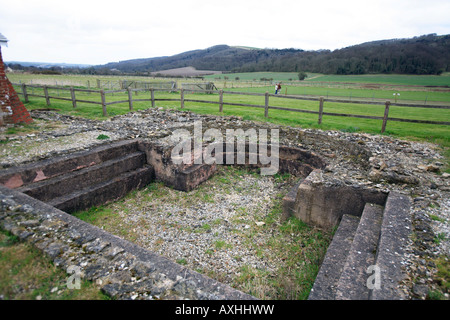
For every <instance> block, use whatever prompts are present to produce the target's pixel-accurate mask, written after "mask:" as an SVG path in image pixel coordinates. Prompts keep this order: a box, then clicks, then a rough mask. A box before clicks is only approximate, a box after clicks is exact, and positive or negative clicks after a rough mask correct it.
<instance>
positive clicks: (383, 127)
mask: <svg viewBox="0 0 450 320" xmlns="http://www.w3.org/2000/svg"><path fill="white" fill-rule="evenodd" d="M390 104H391V102H390V101H386V107H385V109H384V117H383V126H382V127H381V133H384V131H385V130H386V123H387V120H388V115H389V105H390Z"/></svg>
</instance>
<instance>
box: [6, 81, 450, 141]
mask: <svg viewBox="0 0 450 320" xmlns="http://www.w3.org/2000/svg"><path fill="white" fill-rule="evenodd" d="M14 85H15V86H19V87H21V89H22V90H21V92H18V93H19V94H21V95H22V96H23V98H24V100H25V102H28V101H29V100H28V98H29V97H41V98H45V100H46V104H47V106H50V100H51V99H57V100H65V101H71V102H72V105H73V107H74V108H76V107H77V103H78V102H80V103H90V104H99V105H101V106H102V109H103V116H105V117H106V116H108V112H107V106H109V105H113V104H119V103H128V105H129V109H130V110H133V103H134V102H151V106H152V107H155V102H156V101H179V102H180V105H181V108H184V104H185V102H195V103H208V104H218V105H219V112H223V106H224V105H228V106H242V107H250V108H261V109H264V116H265V117H266V118H267V117H269V110H270V109H273V110H282V111H289V112H300V113H309V114H317V115H318V123H319V124H321V123H322V119H323V116H324V115H326V116H336V117H351V118H360V119H374V120H382V121H383V122H382V127H381V133H384V132H385V130H386V124H387V121H396V122H410V123H423V124H432V125H450V122H447V121H430V120H414V119H402V118H390V117H389V108H390V106H396V107H408V108H433V109H450V106H448V105H417V104H407V103H391V102H390V101H386V102H384V103H383V102H376V101H363V100H346V99H328V98H324V97H318V98H317V97H303V96H292V95H275V94H269V93H268V92H266V93H251V92H236V91H224V90H218V91H211V90H191V89H189V90H186V89H183V88H182V89H176V88H171V89H164V88H142V89H132V88H130V87H128V88H127V89H122V90H103V89H101V90H92V89H78V88H74V87H60V86H47V85H36V84H33V85H27V84H24V83H22V84H14ZM29 87H31V88H41V89H43V91H44V95H39V94H34V93H31V94H30V93H28V92H27V88H29ZM49 89H57V90H67V91H70V94H71V97H70V98H63V97H60V96H51V95H49V92H48V90H49ZM156 91H165V92H171V93H174V92H179V93H180V98H179V99H167V98H159V99H157V98H155V92H156ZM76 92H87V93H89V94H91V93H94V94H99V95H100V101H92V100H81V99H77V98H76ZM133 92H135V94H136V95H137V94H138V92H150V94H151V98H149V99H136V98H133V94H132V93H133ZM114 93H127V94H128V98H127V99H126V100H117V101H111V102H106V97H105V95H106V94H114ZM188 93H206V94H209V95H210V94H219V101H206V100H198V99H186V98H185V95H186V94H188ZM224 94H227V95H245V96H261V97H264V98H265V104H264V105H257V104H246V103H235V102H226V101H224ZM270 97H276V98H281V99H290V100H307V101H318V102H319V107H318V110H317V111H314V110H304V109H292V108H286V107H279V106H273V105H272V106H271V105H269V100H270ZM325 102H338V103H348V104H370V105H384V106H385V111H384V116H383V117H380V116H368V115H356V114H345V113H334V112H324V111H323V108H324V103H325Z"/></svg>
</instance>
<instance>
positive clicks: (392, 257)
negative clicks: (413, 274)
mask: <svg viewBox="0 0 450 320" xmlns="http://www.w3.org/2000/svg"><path fill="white" fill-rule="evenodd" d="M410 210H411V199H410V198H409V197H408V196H406V195H403V194H400V193H397V192H390V193H389V195H388V197H387V200H386V205H385V209H384V214H383V223H382V225H381V236H380V241H379V244H378V250H377V256H376V266H377V268H378V271H379V286H378V287H375V288H374V289H373V290H372V291H371V293H370V296H369V299H370V300H404V299H406V298H407V297H406V296H405V293H404V292H403V291H402V290H401V289H400V288H399V284H400V283H401V281H402V280H404V279H405V274H406V273H405V272H404V270H403V268H402V262H403V259H404V257H405V256H406V253H407V248H408V244H409V238H410V235H411V233H412V222H411V216H410Z"/></svg>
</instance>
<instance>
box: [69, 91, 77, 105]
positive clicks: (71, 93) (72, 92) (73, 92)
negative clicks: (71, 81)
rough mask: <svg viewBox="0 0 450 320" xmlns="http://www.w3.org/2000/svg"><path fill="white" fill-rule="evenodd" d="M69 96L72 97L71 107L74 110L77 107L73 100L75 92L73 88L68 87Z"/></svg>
mask: <svg viewBox="0 0 450 320" xmlns="http://www.w3.org/2000/svg"><path fill="white" fill-rule="evenodd" d="M70 95H71V97H72V106H73V108H74V109H75V108H76V107H77V100H76V99H75V90H74V89H73V87H70Z"/></svg>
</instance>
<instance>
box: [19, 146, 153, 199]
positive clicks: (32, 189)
mask: <svg viewBox="0 0 450 320" xmlns="http://www.w3.org/2000/svg"><path fill="white" fill-rule="evenodd" d="M145 163H146V157H145V154H144V153H143V152H133V153H131V154H126V155H124V156H121V157H119V158H116V159H112V160H107V161H105V162H101V163H100V164H97V165H93V166H90V167H86V168H83V169H80V170H76V171H70V172H68V173H65V174H63V175H58V176H57V177H54V178H50V179H45V180H42V181H39V182H35V183H32V184H29V185H27V186H25V187H21V188H18V189H17V190H18V191H20V192H23V193H25V194H27V195H29V196H31V197H33V198H36V199H39V200H41V201H44V202H48V201H50V200H52V199H54V198H57V197H61V196H63V195H65V194H70V193H72V192H74V191H77V190H81V189H83V188H86V187H87V186H89V185H95V184H98V183H100V182H102V181H105V180H108V179H112V178H114V177H116V176H117V175H120V174H122V173H124V172H128V171H132V170H135V169H137V168H139V167H142V166H143V165H144V164H145Z"/></svg>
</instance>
